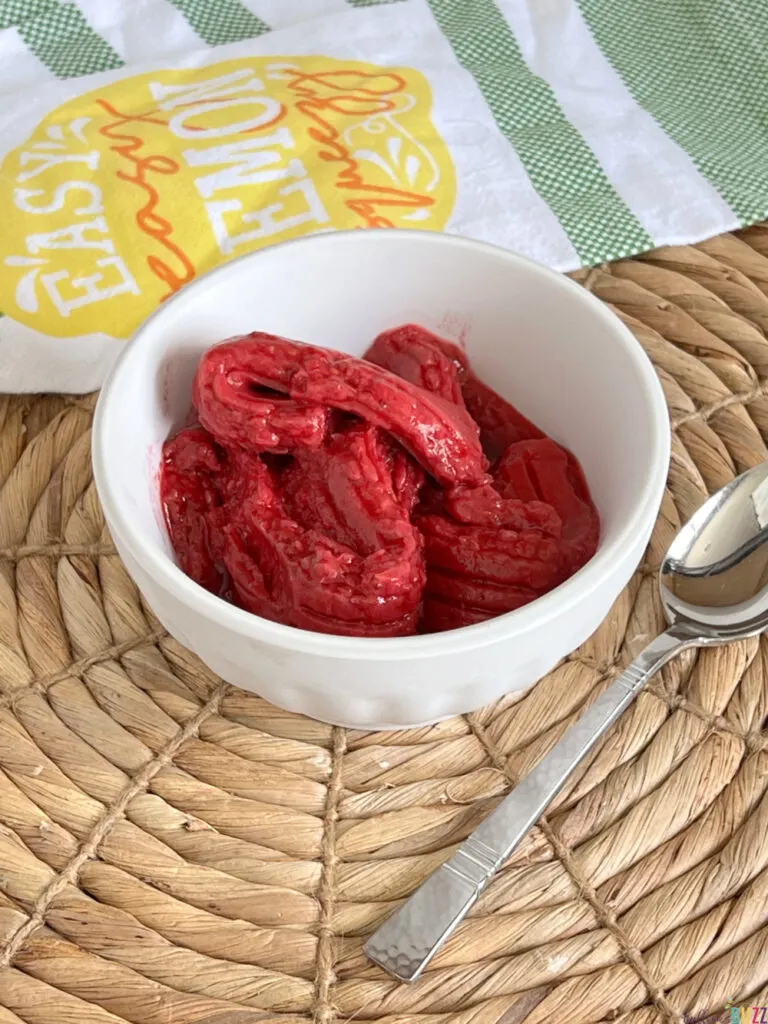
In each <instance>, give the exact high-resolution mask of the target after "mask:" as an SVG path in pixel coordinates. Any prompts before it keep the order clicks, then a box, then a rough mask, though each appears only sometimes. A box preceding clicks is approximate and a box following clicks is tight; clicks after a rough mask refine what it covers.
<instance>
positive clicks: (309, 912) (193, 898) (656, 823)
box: [0, 226, 768, 1024]
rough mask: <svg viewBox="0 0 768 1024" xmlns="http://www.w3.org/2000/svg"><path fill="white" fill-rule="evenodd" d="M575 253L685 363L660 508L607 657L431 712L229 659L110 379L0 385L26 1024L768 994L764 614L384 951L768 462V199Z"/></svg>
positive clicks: (665, 357)
mask: <svg viewBox="0 0 768 1024" xmlns="http://www.w3.org/2000/svg"><path fill="white" fill-rule="evenodd" d="M575 276H576V278H577V280H579V281H581V283H582V284H583V285H584V286H585V287H587V288H589V289H591V290H592V291H593V292H594V293H595V294H596V295H597V296H599V297H600V298H601V299H602V300H603V301H605V302H606V303H608V304H609V305H610V306H611V308H613V309H614V310H615V311H616V312H617V313H618V315H619V316H620V317H621V318H622V319H623V320H624V321H625V322H626V323H627V324H628V325H629V327H630V328H631V329H632V330H633V331H634V333H635V334H636V336H637V337H638V339H639V340H640V342H641V344H642V345H643V346H644V348H645V349H646V351H647V352H648V354H649V355H650V357H651V359H652V360H653V362H654V364H655V366H656V368H657V370H658V372H659V375H660V377H661V380H662V383H663V385H664V389H665V392H666V397H667V402H668V405H669V409H670V415H671V419H672V423H673V426H674V440H673V451H672V461H671V466H670V473H669V485H668V489H667V492H666V496H665V500H664V503H663V506H662V509H661V514H660V516H659V520H658V524H657V527H656V530H655V533H654V535H653V538H652V541H651V544H650V546H649V549H648V552H647V554H646V558H645V561H644V563H643V565H642V566H641V567H640V568H639V569H638V571H637V573H636V575H635V577H634V579H633V580H632V582H631V584H630V585H629V587H628V588H627V590H626V591H625V593H624V594H623V595H622V596H621V597H620V598H619V600H618V601H617V602H616V605H615V607H614V608H613V610H612V612H611V614H610V615H609V617H608V619H607V621H606V622H605V624H604V625H603V626H602V627H601V629H600V630H599V631H598V632H597V634H596V635H595V636H593V637H592V638H591V639H590V640H589V641H588V642H587V643H586V644H585V645H584V646H583V647H582V648H581V649H580V650H579V651H577V652H575V653H574V654H573V655H571V656H570V657H569V658H567V659H566V660H565V661H564V662H563V663H562V664H560V665H559V666H558V667H557V668H556V669H555V670H554V671H553V672H552V673H551V674H550V675H549V676H547V677H546V678H545V679H543V680H542V681H541V682H540V683H539V684H538V685H537V686H536V687H535V688H534V689H533V690H531V691H530V692H529V693H528V694H527V695H526V696H524V697H523V698H522V699H518V700H516V701H513V700H511V699H504V700H501V701H500V702H498V703H497V704H495V705H494V706H492V707H489V708H486V709H484V710H483V711H480V712H477V713H475V714H473V715H469V716H466V717H463V718H456V719H453V720H451V721H448V722H444V723H442V724H441V725H437V726H434V727H431V728H421V729H413V730H406V731H402V732H392V733H379V734H370V733H362V732H357V731H354V730H343V729H337V728H332V727H330V726H325V725H322V724H319V723H317V722H312V721H309V720H307V719H304V718H300V717H298V716H296V715H292V714H288V713H287V712H283V711H280V710H278V709H276V708H273V707H271V706H270V705H268V704H267V703H266V702H265V701H263V700H261V699H260V698H258V697H256V696H254V695H252V694H248V693H244V692H242V691H239V690H237V689H234V688H232V687H229V686H227V685H226V684H224V683H222V682H221V680H219V679H217V678H216V677H215V676H213V675H212V674H211V673H210V672H209V671H208V670H207V669H206V668H205V667H204V666H203V665H202V664H200V662H199V661H197V659H196V658H195V657H194V656H193V655H191V654H190V653H189V652H188V651H186V650H185V649H184V648H183V647H182V646H181V645H180V644H179V643H178V642H176V641H175V640H174V639H173V638H172V637H170V636H168V635H167V634H166V633H165V632H164V631H163V629H162V628H161V627H160V625H159V623H158V622H157V621H156V620H155V619H154V617H153V616H152V613H151V611H150V610H149V609H148V608H147V607H146V606H145V605H144V604H143V603H142V600H141V597H140V595H139V594H138V592H137V590H136V588H135V586H134V585H133V583H132V582H131V580H130V579H129V577H128V576H127V574H126V572H125V570H124V568H123V566H122V565H121V563H120V561H119V559H118V557H117V555H116V554H115V552H114V549H113V547H112V545H111V543H110V539H109V537H108V535H107V533H106V531H105V528H104V520H103V517H102V514H101V510H100V508H99V503H98V500H97V497H96V494H95V491H94V486H93V481H92V476H91V465H90V452H89V443H90V426H91V417H92V411H93V397H92V396H91V397H87V398H71V397H69V398H68V397H65V396H37V397H26V396H25V397H4V398H0V1024H127V1022H130V1024H257V1022H258V1024H311V1022H314V1024H342V1022H347V1021H349V1022H351V1021H356V1022H366V1021H371V1022H376V1024H544V1022H552V1021H556V1022H561V1021H569V1022H577V1024H580V1022H585V1024H588V1022H595V1024H597V1022H608V1021H616V1020H619V1021H622V1022H624V1024H651V1022H655V1021H662V1022H677V1024H682V1022H683V1021H685V1020H690V1019H691V1017H692V1016H697V1017H700V1018H701V1019H704V1018H705V1017H706V1016H707V1015H708V1014H710V1015H716V1014H718V1013H721V1012H722V1011H723V1009H724V1007H725V1006H726V1004H727V1003H728V1001H729V1000H730V1001H731V1002H732V1003H734V1004H736V1005H765V1004H768V915H767V914H766V907H767V906H768V739H767V735H766V731H765V724H766V723H765V720H766V714H768V640H766V639H763V640H751V641H745V642H742V643H738V644H733V645H732V646H729V647H725V648H720V649H717V650H707V651H701V652H698V653H695V652H691V653H689V654H687V655H684V656H682V657H680V658H679V659H678V660H677V661H675V662H674V663H673V664H671V665H669V666H668V667H667V668H666V669H664V670H663V672H662V673H661V674H660V675H659V676H657V678H656V679H655V680H654V682H653V683H652V684H651V686H650V689H649V690H648V692H646V693H644V694H642V695H641V696H640V698H639V699H638V701H637V703H636V704H635V705H634V706H633V707H632V708H631V709H630V710H629V711H628V712H627V713H626V714H625V715H624V717H623V718H622V719H621V721H620V722H619V723H618V724H617V725H616V726H615V727H614V728H613V729H612V730H611V732H610V733H609V735H608V736H607V737H606V738H605V739H604V740H603V741H602V742H601V743H600V745H599V747H598V748H597V749H596V751H595V752H594V753H593V755H592V756H591V757H590V758H589V759H588V761H587V762H586V763H585V764H584V765H583V766H582V767H581V768H580V769H579V771H578V772H577V773H576V774H575V776H574V777H573V778H572V779H571V780H570V782H569V783H568V785H567V786H566V788H565V790H564V792H563V793H562V794H561V795H560V796H559V797H558V799H557V800H556V801H555V803H554V804H553V805H552V806H551V807H550V809H549V810H548V812H547V814H546V815H545V817H544V818H543V819H542V820H541V821H540V822H539V823H538V825H537V826H536V827H535V828H534V829H533V831H532V832H531V833H530V835H529V836H528V837H527V838H526V840H525V841H524V842H523V844H522V845H521V847H520V848H519V849H518V850H517V852H516V853H515V854H514V856H513V857H512V858H511V860H510V861H509V862H508V863H507V864H506V865H505V867H504V869H503V870H502V871H501V872H500V874H499V875H498V877H497V878H496V879H495V880H494V882H493V883H492V885H491V886H490V888H489V889H488V890H487V892H486V893H485V894H484V896H483V897H482V899H481V901H480V902H479V904H478V905H477V907H476V908H475V910H474V912H473V913H472V915H471V916H470V918H469V919H468V920H467V921H466V922H465V923H464V924H463V925H462V926H461V928H460V929H459V930H458V932H457V934H456V936H455V937H454V938H453V939H452V940H451V941H450V943H449V944H448V945H447V946H446V947H445V949H444V950H443V951H442V952H441V953H440V955H439V956H438V957H437V958H436V960H435V961H434V963H433V964H432V965H431V967H430V970H429V971H428V972H427V973H426V975H425V976H424V978H423V979H422V980H421V981H419V982H418V983H416V984H415V985H412V986H402V985H399V984H397V983H396V982H394V981H393V980H392V979H391V978H389V977H388V976H387V975H385V974H384V973H383V972H382V971H380V970H379V969H378V968H376V967H374V966H373V965H372V964H370V963H369V962H367V960H366V959H365V957H364V956H363V954H362V945H363V942H364V941H365V938H366V936H368V935H369V934H370V933H371V932H372V930H373V929H374V928H375V927H376V926H377V925H378V924H379V923H380V922H381V921H382V920H383V919H384V918H385V917H386V916H387V915H388V914H389V913H391V912H392V911H393V910H394V909H395V908H396V907H397V906H398V905H399V903H400V902H401V901H402V900H403V899H404V898H405V897H406V896H407V895H408V894H409V893H410V892H411V891H412V890H413V889H414V888H415V887H416V886H417V885H418V884H419V883H420V882H422V881H423V880H424V879H425V878H426V877H427V875H428V874H429V873H430V872H431V871H433V870H434V869H435V868H436V867H437V866H438V865H439V864H440V863H442V861H443V860H444V859H445V858H446V857H447V856H449V855H450V853H451V852H452V851H453V850H454V849H455V847H456V844H457V843H459V842H460V841H461V840H462V839H463V838H464V837H465V836H466V835H467V834H468V833H469V832H470V830H471V829H472V828H473V827H474V826H475V825H477V824H478V823H479V822H480V821H481V820H482V818H483V817H484V816H485V815H486V814H487V813H488V812H489V811H490V810H491V809H492V808H493V807H494V806H495V804H496V803H497V802H498V801H499V800H500V799H501V797H502V796H503V795H504V794H505V793H506V792H508V790H509V788H510V787H511V786H512V785H514V784H515V781H516V780H518V779H519V778H521V777H522V776H523V775H525V774H526V773H527V772H528V771H530V769H531V768H532V767H533V766H534V765H535V764H536V762H537V761H538V760H539V759H540V758H541V757H542V756H543V755H544V754H545V753H546V752H547V751H548V750H549V749H550V748H551V746H552V744H553V743H554V742H556V740H557V739H558V738H559V737H560V736H561V735H562V733H563V731H564V730H565V729H566V728H567V727H568V725H569V724H570V723H571V722H572V721H573V720H574V719H575V717H576V716H578V715H579V714H580V713H581V712H582V710H583V709H584V707H585V706H586V705H587V704H588V703H589V702H590V701H592V700H593V699H594V698H595V697H596V695H597V694H598V693H599V692H600V691H601V690H602V689H603V688H604V687H605V686H607V685H608V683H609V682H610V681H611V679H612V678H614V677H615V675H616V674H617V672H619V671H620V670H621V668H622V667H623V666H624V665H625V664H626V663H627V662H628V661H629V660H630V659H631V657H632V656H633V655H634V654H636V653H637V652H638V650H639V649H640V648H641V647H642V646H643V645H644V643H645V642H646V641H647V640H648V639H649V638H650V637H652V636H653V635H654V634H656V633H657V632H658V631H659V630H660V629H661V628H662V626H663V614H662V610H661V608H660V605H659V601H658V598H657V595H656V585H655V579H654V576H655V573H656V571H657V569H658V564H659V560H660V558H661V556H662V554H663V552H664V551H665V549H666V547H667V545H668V543H669V541H670V539H671V537H672V536H673V534H674V532H675V531H676V529H677V528H678V526H679V525H680V524H681V523H682V522H683V521H684V520H685V519H687V518H688V517H689V516H690V515H691V513H692V512H693V511H694V510H695V509H696V508H697V507H698V505H699V504H700V503H701V501H702V500H703V499H704V498H705V496H706V495H707V494H708V493H709V492H711V491H713V490H715V489H717V488H719V487H720V486H721V485H723V484H724V483H726V482H727V481H728V480H730V479H732V477H733V476H734V475H735V474H736V473H738V472H740V471H742V470H744V469H746V468H748V467H750V466H753V465H755V464H756V463H758V462H760V461H761V460H763V459H765V458H768V450H767V449H766V440H767V439H768V226H761V227H756V228H751V229H749V230H747V231H744V232H741V233H740V234H738V235H736V234H729V235H724V236H721V237H719V238H716V239H713V240H711V241H708V242H705V243H702V244H701V245H697V246H688V247H678V248H668V249H662V250H657V251H656V252H653V253H651V254H649V255H648V256H645V257H643V258H641V259H634V260H627V261H623V262H619V263H616V264H613V265H611V266H606V267H599V268H595V269H593V270H590V271H583V272H579V273H578V274H576V275H575ZM712 1019H714V1016H713V1017H712ZM749 1019H750V1020H751V1019H752V1018H751V1016H750V1018H749ZM757 1019H758V1020H759V1019H760V1017H759V1015H758V1018H757Z"/></svg>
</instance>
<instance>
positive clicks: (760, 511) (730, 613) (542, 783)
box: [365, 462, 768, 981]
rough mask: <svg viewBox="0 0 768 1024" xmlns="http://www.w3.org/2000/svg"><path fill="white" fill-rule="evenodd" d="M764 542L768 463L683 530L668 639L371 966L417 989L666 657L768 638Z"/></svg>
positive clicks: (666, 600) (491, 823)
mask: <svg viewBox="0 0 768 1024" xmlns="http://www.w3.org/2000/svg"><path fill="white" fill-rule="evenodd" d="M766 541H768V462H764V463H762V464H761V465H759V466H756V467H755V468H754V469H751V470H749V471H748V472H747V473H744V474H743V475H742V476H740V477H738V478H737V479H736V480H734V481H732V482H731V483H730V484H728V485H727V486H725V487H724V488H723V489H722V490H720V491H718V492H717V494H715V495H713V496H712V497H711V498H710V499H709V500H708V501H707V502H706V503H705V504H704V505H703V506H702V507H701V508H700V509H699V511H698V512H697V513H696V514H695V515H694V516H693V518H692V519H691V520H690V522H689V523H688V524H687V525H686V526H684V527H683V529H682V530H680V532H679V533H678V534H677V536H676V537H675V539H674V541H673V542H672V545H671V547H670V549H669V551H668V552H667V555H666V557H665V559H664V562H663V564H662V566H661V571H660V574H659V589H660V591H661V599H662V602H663V605H664V612H665V614H666V617H667V621H668V623H669V626H668V628H667V630H666V631H665V632H664V633H662V634H661V636H659V637H657V638H656V639H655V640H653V641H652V642H651V643H650V644H649V645H648V646H647V647H646V648H645V650H644V651H643V652H642V654H640V655H639V656H638V657H637V658H636V659H635V660H634V661H633V662H632V664H631V665H630V666H629V667H628V668H627V669H626V670H625V671H624V672H622V674H621V675H620V676H619V677H618V679H616V680H614V682H613V683H612V684H611V685H610V686H609V687H608V689H607V690H605V691H604V692H603V693H602V694H601V695H600V696H599V697H598V698H597V700H596V701H595V702H594V704H592V706H591V707H590V708H588V710H587V711H586V712H585V713H584V714H583V715H582V717H581V718H580V719H579V721H578V722H576V723H575V725H573V726H571V728H570V729H569V730H568V731H567V732H566V733H565V735H564V736H563V737H562V739H561V740H560V741H559V743H557V744H556V745H555V746H554V747H553V749H552V750H551V751H550V752H549V753H548V754H547V756H546V757H544V758H543V759H542V760H541V761H540V762H539V763H538V764H537V765H536V767H535V768H534V769H533V771H532V772H530V773H529V774H528V775H527V776H526V777H525V778H524V779H523V781H522V782H521V783H520V784H519V785H518V786H517V787H516V788H515V789H513V790H512V792H511V793H510V794H509V795H508V796H507V797H506V798H505V799H504V800H503V801H502V803H501V804H500V805H499V806H498V807H497V808H496V810H495V811H494V812H493V813H492V814H491V815H489V817H488V818H487V819H486V820H485V821H484V822H483V823H482V825H480V826H479V827H478V828H477V829H476V830H475V831H474V832H473V834H472V835H471V836H470V837H469V838H468V839H466V840H465V841H464V842H463V843H462V844H461V846H460V847H459V849H458V850H457V851H456V853H455V854H454V855H453V856H452V857H451V858H450V860H448V861H446V863H445V864H443V866H442V867H441V868H439V870H438V871H436V872H435V873H434V874H433V875H431V876H430V877H429V878H428V879H427V881H426V882H425V883H424V884H423V885H422V886H421V887H420V888H419V889H417V890H416V892H415V893H414V894H413V896H411V898H410V899H409V900H408V901H407V902H406V903H405V904H404V905H403V906H402V907H401V908H400V910H398V911H397V913H396V914H394V916H393V917H391V918H390V919H389V920H388V921H386V922H385V923H384V924H383V925H382V926H381V928H379V930H378V931H377V932H376V933H375V934H374V935H373V936H372V937H371V938H370V939H369V940H368V942H367V943H366V946H365V952H366V954H367V955H368V956H369V957H370V959H371V960H373V961H375V963H377V964H379V965H380V966H381V967H383V968H384V969H385V970H386V971H389V973H390V974H393V975H394V976H395V977H396V978H399V979H400V980H401V981H415V980H416V979H417V978H418V977H419V976H420V975H421V973H422V971H423V970H424V968H425V967H426V966H427V964H428V963H429V962H430V960H431V959H432V958H433V957H434V955H435V954H436V953H437V951H438V950H439V949H440V947H441V946H442V945H443V943H444V942H445V941H446V939H447V938H448V936H449V935H450V934H451V933H452V932H453V931H454V929H455V928H456V926H457V925H458V924H459V923H460V922H461V921H463V920H464V918H465V917H466V915H467V913H468V912H469V910H470V908H471V907H472V905H473V904H474V903H475V902H476V900H477V898H478V896H479V895H480V893H481V892H482V891H483V890H484V889H485V887H486V886H487V885H488V883H489V882H490V880H491V879H492V878H493V876H494V875H495V873H496V872H497V871H498V869H499V868H500V867H501V865H502V864H503V863H504V861H505V860H506V859H507V858H508V857H509V856H510V854H511V853H512V851H513V850H514V849H515V847H516V846H517V845H518V844H519V842H520V841H521V839H522V838H523V837H524V836H525V834H526V833H527V832H528V831H529V829H530V828H531V826H532V825H533V824H534V822H535V821H536V820H537V818H539V817H540V815H541V814H542V813H543V812H544V810H545V809H546V807H547V805H548V804H549V803H550V801H551V800H552V799H553V798H554V797H555V796H556V795H557V793H558V792H559V790H560V789H561V788H562V786H563V785H564V783H565V781H566V779H567V778H568V776H569V775H570V774H571V772H572V771H573V770H574V768H576V766H577V765H578V764H579V762H580V761H581V760H582V759H583V758H584V757H585V756H586V755H587V754H588V753H589V751H590V750H591V749H592V747H593V746H594V745H595V743H596V742H597V740H598V739H599V738H600V737H601V736H602V735H603V733H604V732H605V731H606V729H608V727H609V726H610V725H612V724H613V722H615V721H616V719H617V718H618V717H619V715H620V714H621V713H622V712H623V711H624V710H625V709H626V708H627V707H629V705H630V704H631V703H632V701H633V700H634V699H635V697H636V696H637V694H638V693H639V692H640V691H641V690H642V688H643V686H645V684H646V683H647V682H648V680H649V679H650V678H651V677H652V676H653V675H654V674H655V673H656V672H657V671H658V670H659V669H660V668H661V667H662V666H663V665H665V664H666V663H667V662H668V661H669V660H670V658H673V657H674V656H675V655H676V654H678V653H679V652H680V651H682V650H684V649H685V648H688V647H701V646H712V645H715V644H724V643H728V642H729V641H731V640H738V639H741V638H742V637H748V636H754V635H756V634H758V633H762V632H763V631H764V630H766V629H768V544H767V543H766Z"/></svg>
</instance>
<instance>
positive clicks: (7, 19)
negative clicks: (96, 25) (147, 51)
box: [0, 0, 123, 78]
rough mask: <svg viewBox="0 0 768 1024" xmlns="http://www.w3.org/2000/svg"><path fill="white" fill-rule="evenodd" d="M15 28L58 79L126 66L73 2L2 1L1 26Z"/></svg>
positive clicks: (57, 0)
mask: <svg viewBox="0 0 768 1024" xmlns="http://www.w3.org/2000/svg"><path fill="white" fill-rule="evenodd" d="M11 27H15V28H16V30H17V31H18V33H19V35H20V36H21V38H22V40H23V41H24V44H25V45H26V46H27V47H28V48H29V49H30V50H31V52H32V53H34V55H35V56H36V57H37V58H38V60H39V61H40V62H41V63H43V64H45V66H46V67H47V68H48V69H49V70H50V71H51V72H52V73H53V74H54V75H55V76H56V77H57V78H77V77H79V76H81V75H91V74H94V73H95V72H97V71H110V70H112V69H114V68H119V67H122V65H123V61H122V59H121V58H120V56H119V55H118V54H117V53H115V51H114V50H113V49H112V47H111V46H110V45H109V43H108V42H107V41H106V39H102V37H101V36H100V35H99V34H98V33H97V32H94V30H93V29H92V28H91V27H90V25H89V24H88V22H87V21H86V20H85V18H84V17H83V13H82V11H80V9H79V8H78V7H77V6H76V4H74V3H72V2H61V3H60V2H59V0H0V29H2V28H11Z"/></svg>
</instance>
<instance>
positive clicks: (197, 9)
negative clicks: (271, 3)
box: [170, 0, 269, 46]
mask: <svg viewBox="0 0 768 1024" xmlns="http://www.w3.org/2000/svg"><path fill="white" fill-rule="evenodd" d="M170 3H172V4H173V6H174V7H176V8H177V9H178V10H179V11H181V13H182V14H183V15H184V17H185V18H186V19H187V21H188V22H189V24H190V25H191V26H192V28H193V29H194V30H195V32H197V34H198V35H199V36H200V38H201V39H202V40H203V42H204V43H207V44H208V46H222V45H223V44H225V43H239V42H241V41H242V40H243V39H253V38H254V37H255V36H260V35H263V34H264V33H265V32H268V31H269V26H268V25H267V24H266V22H263V21H262V20H261V18H258V17H257V16H256V15H255V14H254V13H253V12H252V11H249V10H248V8H247V7H246V6H245V4H244V3H241V0H170Z"/></svg>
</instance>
